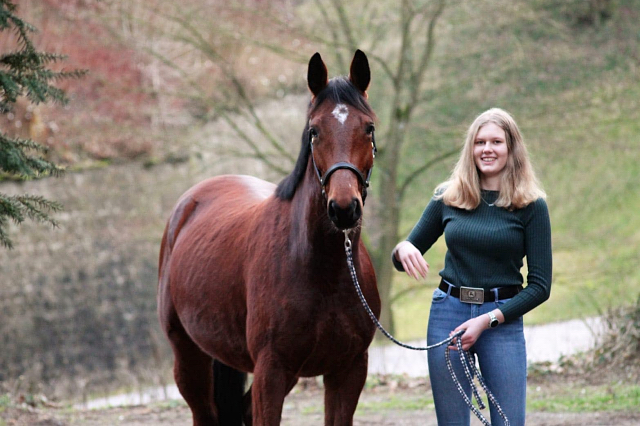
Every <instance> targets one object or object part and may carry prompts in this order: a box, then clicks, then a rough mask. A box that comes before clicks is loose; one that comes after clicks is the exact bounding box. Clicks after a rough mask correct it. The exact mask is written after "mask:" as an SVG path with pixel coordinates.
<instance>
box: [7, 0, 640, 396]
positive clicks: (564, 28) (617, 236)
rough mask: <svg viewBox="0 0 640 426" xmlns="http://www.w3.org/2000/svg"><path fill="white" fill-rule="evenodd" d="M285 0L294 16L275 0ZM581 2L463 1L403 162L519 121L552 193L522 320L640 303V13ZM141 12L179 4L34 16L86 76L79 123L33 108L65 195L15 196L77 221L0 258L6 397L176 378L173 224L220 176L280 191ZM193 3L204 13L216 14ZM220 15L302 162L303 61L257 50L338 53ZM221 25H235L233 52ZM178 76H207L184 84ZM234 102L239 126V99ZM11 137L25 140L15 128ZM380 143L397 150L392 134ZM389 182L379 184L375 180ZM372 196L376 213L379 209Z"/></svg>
mask: <svg viewBox="0 0 640 426" xmlns="http://www.w3.org/2000/svg"><path fill="white" fill-rule="evenodd" d="M280 3H282V4H283V5H285V6H286V5H289V3H288V2H273V4H274V5H278V4H280ZM395 3H396V2H386V3H385V2H381V3H380V5H379V6H378V7H379V8H380V9H379V10H377V12H376V13H380V19H379V20H385V19H386V20H387V21H389V22H393V19H396V18H397V16H396V15H394V13H395V9H393V7H394V5H395ZM569 3H570V2H556V1H551V0H537V1H533V2H531V1H524V0H521V1H515V2H509V3H508V4H506V5H505V4H504V3H503V2H492V1H489V0H484V1H476V2H450V3H449V4H448V5H447V8H446V9H445V11H444V14H443V15H442V18H441V20H440V21H439V23H438V25H437V28H436V34H437V41H436V48H435V52H434V57H433V62H432V64H431V65H430V66H429V68H428V69H427V71H426V72H427V84H426V86H425V87H423V90H424V99H425V100H424V102H423V103H422V105H421V107H420V108H419V110H418V116H417V117H416V120H414V122H413V125H412V126H411V128H410V129H409V132H410V142H409V144H407V145H406V146H405V148H404V151H403V153H402V156H403V158H404V160H403V161H404V163H403V166H404V167H402V168H401V170H403V173H408V170H409V169H410V167H411V166H412V165H415V164H418V161H419V160H420V159H421V158H420V157H421V155H422V154H424V155H425V156H426V155H429V156H431V155H433V154H434V153H440V152H444V151H447V150H449V149H451V148H452V147H455V146H457V145H458V144H459V143H460V142H461V141H462V138H463V134H464V132H465V130H466V127H467V125H468V124H469V123H470V122H471V121H472V120H473V118H474V117H475V116H476V115H477V114H478V113H479V112H481V111H483V110H484V109H486V108H489V107H492V106H500V107H502V108H504V109H506V110H508V111H510V112H512V113H513V115H514V116H515V117H516V119H517V121H518V123H519V124H520V126H521V129H522V131H523V133H524V136H525V139H526V141H527V142H528V145H529V148H530V152H531V155H532V157H533V160H534V163H535V165H536V168H537V171H538V174H539V177H540V178H541V180H542V183H543V185H544V187H545V188H546V190H547V193H548V203H549V207H550V212H551V219H552V226H553V244H554V288H553V292H552V297H551V299H550V301H549V302H547V303H546V304H544V305H543V306H542V307H540V308H539V309H536V310H535V311H534V312H532V313H531V314H530V315H528V316H527V321H528V322H529V323H532V322H536V323H544V322H550V321H556V320H561V319H569V318H577V317H583V316H589V315H595V314H597V313H599V312H600V311H601V310H604V309H606V308H607V307H609V306H617V305H620V304H625V303H630V302H633V301H635V300H636V299H637V298H638V296H639V291H638V288H640V287H639V284H640V269H638V268H637V265H638V264H640V231H639V229H640V215H638V214H637V212H638V210H639V209H640V196H638V181H639V178H640V161H639V160H640V143H639V142H640V109H639V108H638V102H639V101H638V99H640V77H639V73H638V67H639V66H640V50H639V49H640V47H639V46H640V43H639V42H640V33H638V28H637V22H638V20H639V18H640V1H637V0H632V1H619V2H610V4H611V5H612V6H611V7H612V9H611V11H610V13H608V14H603V15H602V16H601V19H600V20H599V21H598V22H595V21H593V20H591V21H590V20H589V19H588V18H589V16H590V15H588V14H587V12H585V11H584V10H582V9H581V8H580V7H578V6H577V4H578V3H577V2H574V3H575V4H573V6H576V7H573V8H571V7H569V6H567V5H569ZM145 4H153V5H156V6H157V5H162V6H166V7H169V6H167V5H168V4H169V3H166V2H162V1H159V0H157V1H153V2H145V1H142V0H139V1H132V2H117V1H113V2H90V1H81V0H77V1H62V0H47V1H42V2H39V1H24V2H21V7H24V10H25V13H26V15H27V18H28V20H29V21H30V22H31V23H33V24H34V25H35V26H36V27H38V28H39V29H40V30H41V32H42V33H41V35H40V36H39V38H38V39H36V42H38V43H41V44H42V46H41V47H42V48H43V49H45V50H53V51H61V52H63V53H66V54H68V55H69V60H68V62H67V63H65V66H67V67H75V68H87V69H89V70H90V74H89V76H88V77H86V78H85V79H83V80H81V81H79V82H70V83H69V86H66V87H65V89H67V90H68V93H69V94H70V95H71V103H70V105H69V107H68V108H66V109H59V108H56V106H40V107H39V110H38V114H39V118H38V120H39V121H40V122H43V123H46V131H45V132H44V133H42V134H41V133H37V132H36V133H34V135H36V138H37V137H41V136H38V135H42V139H39V141H41V142H43V143H46V144H47V145H49V146H50V147H51V148H52V153H51V156H52V158H54V159H56V160H57V161H60V162H61V163H62V164H65V165H67V166H68V167H69V168H70V172H69V173H67V175H66V176H65V177H63V178H61V179H56V180H53V179H48V180H45V181H35V182H34V181H32V182H27V183H23V184H20V183H15V182H13V183H2V184H1V185H2V187H3V188H2V190H3V191H7V192H19V191H23V190H24V191H29V192H32V193H42V194H44V195H46V196H47V197H51V198H53V199H58V200H60V201H62V202H63V203H64V205H65V209H66V210H65V212H63V213H62V214H61V215H60V223H61V228H60V229H58V230H50V229H47V228H43V227H41V226H36V225H27V226H23V227H21V228H20V229H15V230H13V231H12V233H13V234H15V235H16V238H15V243H16V246H17V248H16V250H14V251H12V252H7V251H0V271H1V276H2V279H1V280H0V301H2V303H0V308H1V309H0V310H2V311H3V312H4V314H5V317H4V318H3V321H2V324H1V325H0V335H1V336H2V338H3V341H7V342H8V343H7V345H6V346H4V347H3V357H2V358H0V362H1V363H2V364H1V365H0V382H3V383H4V385H5V387H7V386H8V385H7V383H10V384H11V385H12V386H14V387H20V386H22V385H21V384H20V383H22V382H19V383H18V382H16V380H17V377H22V379H21V380H24V381H26V382H29V383H31V384H33V383H39V381H44V382H46V383H48V384H51V383H55V386H53V389H54V390H55V391H57V392H58V393H59V394H60V395H68V394H74V395H75V396H79V395H80V394H82V395H86V394H89V393H91V392H95V391H96V389H101V390H102V389H106V388H107V387H108V386H107V385H105V383H113V382H116V383H118V382H119V383H120V384H121V385H122V386H136V385H138V384H139V383H140V382H150V381H158V382H161V381H162V380H164V379H165V376H166V372H167V371H168V368H169V364H170V359H171V358H170V355H169V354H168V351H167V346H166V344H165V343H164V340H163V337H162V336H161V335H160V334H159V333H158V329H157V325H156V319H155V274H156V270H155V268H156V264H157V263H156V262H157V248H158V246H159V241H160V238H161V235H162V228H163V226H164V221H165V220H166V217H167V215H168V212H169V209H170V208H171V207H172V205H173V203H174V202H175V200H176V198H177V197H178V196H179V194H180V193H181V192H182V191H183V190H184V189H186V188H187V187H188V186H189V185H190V184H191V183H194V182H196V181H198V180H199V179H201V178H203V177H205V176H208V175H211V174H219V173H239V172H242V173H250V174H255V175H258V176H261V177H265V178H267V179H269V180H272V181H277V180H278V179H279V178H280V176H279V175H278V174H277V173H274V172H273V171H269V170H267V169H266V168H265V167H264V166H263V165H261V164H260V163H259V162H258V161H256V160H255V159H247V158H246V157H247V155H246V154H247V153H246V151H244V150H239V148H240V147H241V144H239V143H238V142H237V139H234V136H233V135H234V132H233V129H231V128H230V127H229V124H228V123H225V122H224V121H223V120H222V119H221V113H220V112H219V111H217V110H216V107H217V106H219V105H218V103H220V102H222V101H227V100H230V99H231V97H230V95H229V97H228V98H229V99H227V94H228V93H231V92H232V91H231V90H230V89H229V87H227V86H225V84H227V83H225V81H227V80H225V79H224V78H223V77H224V75H223V74H224V73H223V71H222V70H221V69H218V68H216V67H213V66H211V65H210V64H208V63H207V62H206V61H202V60H199V59H202V58H199V59H198V58H195V57H194V56H190V55H187V54H184V55H182V56H181V55H180V54H179V52H180V50H179V49H178V48H177V47H176V45H175V44H170V43H169V44H167V43H166V40H165V39H160V40H158V39H156V38H154V37H155V36H154V37H151V36H150V34H149V33H148V32H147V27H144V26H143V25H142V24H141V22H142V21H145V22H146V21H149V19H148V18H149V16H151V15H149V12H148V11H147V9H145V8H144V7H143V6H144V5H145ZM188 4H189V6H190V7H194V8H195V7H196V6H199V7H202V4H204V2H203V3H201V2H199V1H198V0H190V1H189V2H188ZM225 4H226V3H225V2H222V1H220V2H217V1H214V2H209V3H207V7H214V6H215V7H216V9H215V11H216V13H217V14H212V15H211V17H208V15H204V16H200V17H201V18H202V19H205V16H206V19H210V20H211V21H212V23H213V24H212V29H211V33H210V35H211V34H213V35H216V36H218V37H220V38H219V39H215V40H214V42H215V43H218V44H215V43H214V44H215V45H216V46H217V45H220V46H222V48H221V51H222V52H224V53H225V54H227V55H229V58H230V61H231V62H233V64H234V65H235V66H237V67H238V68H239V69H240V74H239V76H240V79H239V81H241V82H242V83H244V84H246V86H247V87H249V88H250V89H249V90H248V94H249V95H250V97H251V99H253V100H255V101H256V105H257V106H256V111H257V112H256V114H257V115H258V116H260V117H263V118H265V121H266V122H267V123H272V124H270V126H271V127H272V129H271V130H272V131H273V132H274V133H275V134H276V135H278V137H279V138H281V140H282V141H283V144H284V145H285V147H287V150H289V151H291V152H295V150H297V146H298V140H299V134H300V130H301V129H302V126H303V120H304V116H303V114H304V108H305V102H306V99H307V98H306V95H301V94H303V93H306V91H305V88H304V64H301V60H300V59H299V58H298V57H296V58H291V57H289V56H287V57H286V58H284V59H281V61H282V62H280V59H278V58H279V56H278V54H277V52H275V53H274V51H273V50H269V51H265V50H261V49H260V47H259V45H256V44H251V43H250V40H249V39H250V36H251V37H257V36H262V37H264V38H266V39H270V40H275V41H277V42H279V43H280V44H281V45H282V46H285V45H286V47H287V48H288V49H294V50H296V51H297V53H298V55H299V56H300V57H304V58H308V57H309V56H310V55H311V54H313V52H315V51H316V50H319V51H321V52H324V50H326V49H327V48H326V47H325V46H323V45H321V44H320V43H319V42H318V41H317V40H314V39H311V38H310V40H311V41H310V40H306V39H303V38H301V37H300V35H299V34H297V33H291V34H290V33H287V32H286V31H284V30H281V29H280V28H277V27H274V28H270V27H269V28H267V27H263V26H262V25H266V24H263V23H262V22H263V21H259V23H260V25H257V24H256V25H255V28H254V26H252V24H253V23H254V21H252V20H251V19H250V18H251V17H252V16H253V15H252V12H251V11H250V10H249V11H247V9H240V10H241V11H243V13H247V14H248V15H246V16H245V15H243V14H242V13H240V12H238V11H237V10H236V11H231V12H230V11H228V10H227V11H226V12H225V10H224V7H223V6H224V5H225ZM238 4H240V5H242V6H251V7H252V6H253V4H254V3H253V2H252V1H250V0H245V1H242V2H239V3H238ZM211 5H214V6H211ZM274 7H275V6H274ZM292 7H293V6H292ZM296 7H297V8H298V9H295V8H292V9H284V10H286V11H288V12H287V13H290V14H291V16H294V17H291V16H289V15H286V16H287V17H288V19H291V20H292V21H293V20H295V13H296V12H299V13H300V14H302V13H303V12H304V13H306V14H307V15H306V19H314V18H315V19H320V18H319V16H318V15H309V13H311V12H312V11H313V4H312V2H298V3H296ZM357 10H359V9H357V8H354V9H353V10H352V11H351V13H354V14H355V13H356V12H357ZM223 12H224V13H226V14H223ZM232 12H233V13H232ZM314 13H316V14H317V13H318V12H317V11H316V12H314ZM216 16H217V17H218V18H216ZM221 16H222V17H223V18H220V17H221ZM267 16H268V14H266V13H265V14H264V17H265V18H264V19H266V17H267ZM143 18H144V19H143ZM382 18H384V19H382ZM223 21H224V22H223ZM355 21H356V17H354V22H355ZM223 23H224V24H229V25H231V24H233V25H238V27H237V28H240V29H239V30H238V31H237V33H236V34H231V37H230V38H229V37H228V36H229V34H227V33H226V32H225V31H223V30H226V29H227V26H225V25H223ZM319 27H321V26H319ZM319 30H322V28H319ZM362 33H363V34H365V35H366V29H365V30H362ZM416 33H417V32H416ZM87 34H90V35H91V37H88V36H87ZM213 35H212V36H211V37H213ZM223 36H224V37H223ZM225 37H226V38H225ZM225 43H227V44H225ZM396 43H397V40H396V39H395V38H394V37H393V34H392V33H390V35H389V37H388V38H386V39H376V40H371V37H369V38H366V37H365V38H363V42H362V47H361V48H362V49H363V50H365V51H366V52H373V53H375V54H379V55H392V54H393V52H394V49H395V47H396ZM5 46H6V45H5ZM151 46H153V47H155V48H158V47H159V48H160V51H163V52H166V53H170V54H171V55H172V56H171V57H172V58H177V59H180V60H183V61H184V63H183V64H188V65H189V67H188V68H189V70H193V71H194V74H193V75H188V76H185V75H183V74H181V73H180V72H177V71H176V70H175V69H172V68H171V67H167V66H166V65H167V64H166V63H164V62H163V61H161V60H160V59H159V58H158V57H157V56H154V55H152V54H151V49H150V47H151ZM327 56H329V55H327ZM329 65H330V67H331V69H335V67H332V65H335V64H329ZM196 71H197V73H196ZM372 73H373V83H372V87H371V89H370V99H371V102H372V104H373V106H374V108H375V110H376V111H377V113H378V116H379V117H380V122H379V123H378V131H379V132H378V133H379V134H380V135H383V134H384V133H385V125H386V124H387V117H388V114H389V111H388V110H387V105H388V99H389V96H390V93H389V81H388V80H387V79H386V77H385V76H384V72H383V70H382V69H380V68H377V67H376V62H372ZM182 77H185V78H186V77H189V78H193V79H194V80H193V81H189V84H187V83H186V82H185V81H183V80H182V79H181V78H182ZM194 81H195V83H197V84H196V85H195V89H194V88H193V86H191V83H194ZM189 87H190V88H191V89H189V90H187V89H188V88H189ZM181 91H184V93H181ZM174 94H186V95H188V96H174ZM231 100H232V101H234V102H239V101H238V100H237V99H231ZM231 106H232V107H233V108H235V109H236V112H237V113H238V114H239V113H240V112H241V111H242V108H240V107H239V105H238V104H233V105H231ZM3 125H6V126H14V127H16V128H17V129H18V130H16V131H18V132H24V131H29V132H31V130H30V129H31V127H30V126H26V127H24V126H23V127H18V126H15V121H14V124H11V123H3ZM36 130H37V129H36ZM250 131H251V129H250ZM250 134H251V136H252V137H253V136H254V135H255V134H256V132H255V130H253V133H250ZM258 136H259V135H258ZM378 144H379V146H380V147H381V149H384V145H385V141H384V140H383V139H380V140H379V141H378ZM238 151H240V153H238ZM453 161H454V160H453V159H452V158H450V159H449V160H446V161H444V162H442V163H440V164H438V165H437V166H436V167H434V168H432V169H430V170H429V171H428V172H427V173H424V174H423V175H421V177H420V178H419V179H416V180H415V181H414V183H413V184H412V186H411V187H409V189H408V192H407V195H406V198H405V200H404V206H405V207H404V209H403V216H402V218H401V229H402V230H403V232H404V233H405V234H406V233H408V231H409V230H410V228H411V226H412V225H413V223H414V222H415V220H416V219H417V217H418V216H419V214H420V213H421V211H422V208H423V207H424V205H425V203H426V202H427V200H428V197H429V196H430V194H431V191H432V188H434V187H435V186H436V184H437V183H439V182H440V181H442V180H444V179H446V177H447V175H448V171H449V169H450V168H451V166H452V164H453ZM281 162H282V163H283V164H287V161H286V160H282V161H281ZM143 163H144V164H146V166H148V168H145V167H143ZM98 166H100V167H98ZM103 166H104V167H103ZM376 173H379V170H374V175H373V178H372V183H373V185H376V184H377V182H379V175H376ZM373 189H374V191H372V192H371V194H372V195H371V200H372V201H371V203H382V202H383V201H384V200H376V199H375V197H376V192H375V187H374V188H373ZM368 203H369V201H368ZM365 226H366V227H369V228H370V229H372V230H373V229H375V227H376V218H375V217H367V222H366V225H365ZM442 251H443V246H442V244H439V245H438V246H437V247H436V248H435V249H434V250H433V251H432V252H430V253H428V255H427V258H428V261H429V263H430V264H431V270H432V274H431V276H430V277H429V279H428V280H427V282H426V283H422V284H424V288H423V289H422V290H417V291H413V292H411V293H409V294H410V296H409V297H407V296H405V297H401V298H400V299H399V300H398V301H397V302H396V305H394V309H395V314H396V319H397V323H398V331H399V333H398V336H399V337H400V338H403V339H406V338H421V337H422V336H423V334H424V330H425V327H426V319H427V315H428V301H429V299H430V297H429V295H430V293H431V289H432V288H433V287H434V286H435V283H436V281H437V277H436V275H437V274H436V271H438V270H439V268H440V267H441V266H442V259H443V253H442ZM32 259H37V260H36V261H33V260H32ZM394 279H395V284H394V285H395V288H394V291H395V292H397V293H399V292H401V291H402V290H403V289H406V288H408V287H409V286H411V285H412V283H410V282H409V281H408V280H407V279H405V278H404V277H403V276H401V275H400V274H397V275H395V276H394ZM87 377H90V379H88V378H87ZM62 379H65V380H66V381H65V380H62ZM34 386H35V388H36V389H37V388H38V386H37V385H34ZM103 386H105V387H103ZM25 387H26V386H25ZM49 389H50V388H49Z"/></svg>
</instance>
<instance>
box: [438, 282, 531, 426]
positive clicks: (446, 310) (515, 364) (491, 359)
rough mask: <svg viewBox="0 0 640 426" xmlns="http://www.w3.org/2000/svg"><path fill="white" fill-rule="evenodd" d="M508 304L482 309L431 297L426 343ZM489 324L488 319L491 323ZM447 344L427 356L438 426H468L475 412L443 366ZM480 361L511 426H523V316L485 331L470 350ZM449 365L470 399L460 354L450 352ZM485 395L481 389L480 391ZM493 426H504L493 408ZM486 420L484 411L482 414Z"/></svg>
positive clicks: (443, 295) (491, 304)
mask: <svg viewBox="0 0 640 426" xmlns="http://www.w3.org/2000/svg"><path fill="white" fill-rule="evenodd" d="M506 301H507V300H500V301H498V302H487V303H484V304H482V305H473V304H468V303H463V302H461V301H460V300H459V299H456V298H455V297H453V296H450V295H449V294H448V293H445V292H443V291H442V290H440V289H436V290H435V291H434V293H433V300H432V302H431V313H430V315H429V328H428V331H427V344H429V345H432V344H434V343H437V342H440V341H442V340H444V339H446V338H447V337H449V333H450V332H451V331H453V329H455V328H456V327H458V326H459V325H460V324H462V323H463V322H465V321H467V320H469V319H471V318H474V317H477V316H480V315H483V314H486V313H487V312H489V311H492V310H494V309H495V308H496V307H500V305H502V304H504V303H505V302H506ZM487 321H488V319H487ZM445 350H446V346H441V347H439V348H436V349H432V350H430V351H429V353H428V362H429V378H430V380H431V388H432V390H433V399H434V402H435V406H436V416H437V417H438V425H439V426H442V425H461V426H468V425H469V422H470V416H471V411H470V410H469V407H467V405H466V403H465V402H464V400H463V399H462V396H461V395H460V392H459V391H458V388H457V387H456V385H455V384H454V383H453V380H452V378H451V375H450V373H449V370H448V369H447V365H446V362H445V354H444V352H445ZM470 352H471V354H472V356H473V354H475V355H476V356H477V359H478V365H479V369H480V374H482V376H483V377H484V380H485V382H486V384H487V386H488V388H489V390H490V391H491V392H492V393H493V394H494V396H495V397H496V400H497V401H498V403H499V404H500V406H501V407H502V410H503V412H504V413H505V414H506V416H507V418H508V419H509V423H510V424H511V425H512V426H522V425H524V421H525V405H526V392H527V354H526V348H525V341H524V332H523V325H522V317H520V318H518V319H516V320H513V321H509V322H506V323H503V324H500V325H499V326H498V327H496V328H493V329H488V330H485V331H484V332H483V333H482V335H481V336H480V338H479V339H478V341H477V342H476V343H475V345H473V347H472V348H471V350H470ZM450 353H451V361H452V364H453V367H454V371H455V373H456V376H457V377H458V380H460V383H461V384H462V386H463V389H464V390H465V391H466V393H467V396H468V397H469V398H470V399H471V388H470V385H469V383H468V380H467V378H466V376H465V375H464V370H463V368H462V364H461V362H460V357H459V354H458V352H457V351H451V352H450ZM479 390H480V392H481V393H483V392H482V389H479ZM489 409H490V412H491V424H492V425H494V426H495V425H503V424H504V422H503V420H502V417H500V415H499V414H498V410H496V409H494V407H493V406H492V404H489ZM483 415H484V416H485V417H486V412H483Z"/></svg>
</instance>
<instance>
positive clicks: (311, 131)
mask: <svg viewBox="0 0 640 426" xmlns="http://www.w3.org/2000/svg"><path fill="white" fill-rule="evenodd" d="M317 137H318V131H317V130H316V129H314V128H313V127H312V128H310V129H309V139H315V138H317Z"/></svg>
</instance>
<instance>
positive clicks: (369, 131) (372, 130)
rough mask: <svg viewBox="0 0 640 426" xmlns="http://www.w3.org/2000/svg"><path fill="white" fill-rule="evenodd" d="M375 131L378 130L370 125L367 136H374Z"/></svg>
mask: <svg viewBox="0 0 640 426" xmlns="http://www.w3.org/2000/svg"><path fill="white" fill-rule="evenodd" d="M374 130H376V128H375V127H374V126H373V124H369V125H368V126H367V134H368V135H372V134H373V132H374Z"/></svg>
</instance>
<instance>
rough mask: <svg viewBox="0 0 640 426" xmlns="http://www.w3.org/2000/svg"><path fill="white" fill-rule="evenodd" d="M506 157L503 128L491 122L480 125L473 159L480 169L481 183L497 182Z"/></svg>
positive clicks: (505, 140) (505, 162) (507, 152)
mask: <svg viewBox="0 0 640 426" xmlns="http://www.w3.org/2000/svg"><path fill="white" fill-rule="evenodd" d="M508 157H509V148H508V147H507V139H506V133H505V132H504V130H503V129H502V128H501V127H500V126H498V125H497V124H495V123H491V122H489V123H487V124H485V125H483V126H482V127H480V129H479V130H478V134H477V135H476V139H475V141H474V146H473V159H474V161H475V163H476V167H477V168H478V170H479V171H480V180H481V183H487V182H488V181H492V182H497V180H496V179H497V178H499V177H500V174H501V173H502V171H503V170H504V168H505V166H506V165H507V158H508ZM485 189H496V188H485ZM497 189H499V188H497Z"/></svg>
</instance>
